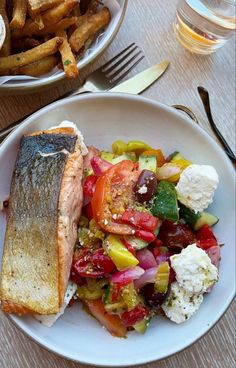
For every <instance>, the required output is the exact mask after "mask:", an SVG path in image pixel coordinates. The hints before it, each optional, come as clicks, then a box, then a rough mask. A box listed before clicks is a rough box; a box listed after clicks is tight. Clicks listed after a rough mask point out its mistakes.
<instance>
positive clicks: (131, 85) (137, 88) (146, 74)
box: [109, 60, 170, 95]
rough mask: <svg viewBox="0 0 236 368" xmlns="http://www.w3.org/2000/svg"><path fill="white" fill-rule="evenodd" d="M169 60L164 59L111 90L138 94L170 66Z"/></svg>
mask: <svg viewBox="0 0 236 368" xmlns="http://www.w3.org/2000/svg"><path fill="white" fill-rule="evenodd" d="M169 64H170V63H169V61H167V60H164V61H162V62H161V63H160V64H156V65H153V66H152V67H151V68H149V69H146V70H144V71H143V72H141V73H139V74H137V75H135V76H134V77H132V78H130V79H128V80H127V81H125V82H123V83H120V84H118V86H116V87H113V88H112V89H110V90H109V92H125V93H132V94H135V95H138V94H140V93H142V92H143V91H145V89H147V88H148V87H150V86H151V85H152V84H153V83H154V82H155V81H156V80H157V79H158V78H160V76H161V75H162V74H163V73H164V72H165V71H166V69H167V68H168V66H169Z"/></svg>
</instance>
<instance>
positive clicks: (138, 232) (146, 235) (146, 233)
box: [135, 230, 156, 243]
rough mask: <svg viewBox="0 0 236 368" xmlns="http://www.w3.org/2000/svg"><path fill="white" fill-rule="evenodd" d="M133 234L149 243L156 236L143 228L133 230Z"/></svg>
mask: <svg viewBox="0 0 236 368" xmlns="http://www.w3.org/2000/svg"><path fill="white" fill-rule="evenodd" d="M135 235H136V236H137V237H138V238H141V239H143V240H145V241H146V242H148V243H151V242H153V241H154V240H155V239H156V236H155V235H154V234H153V233H151V232H150V231H145V230H135Z"/></svg>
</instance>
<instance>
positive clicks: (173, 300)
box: [162, 282, 203, 323]
mask: <svg viewBox="0 0 236 368" xmlns="http://www.w3.org/2000/svg"><path fill="white" fill-rule="evenodd" d="M202 301H203V295H202V294H191V293H188V292H187V291H186V290H185V289H183V288H182V287H181V286H180V285H179V284H178V282H173V283H172V284H171V287H170V293H169V295H168V297H167V299H166V300H165V302H164V303H163V304H162V309H163V310H164V312H165V314H166V316H167V317H168V318H170V320H171V321H173V322H175V323H182V322H185V321H187V320H188V319H189V318H190V317H191V316H192V315H193V314H194V313H195V312H196V311H197V310H198V308H199V307H200V305H201V303H202Z"/></svg>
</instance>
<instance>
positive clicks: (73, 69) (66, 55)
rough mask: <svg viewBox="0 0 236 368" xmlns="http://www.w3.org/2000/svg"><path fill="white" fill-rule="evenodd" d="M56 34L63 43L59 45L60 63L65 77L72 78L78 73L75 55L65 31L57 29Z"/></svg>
mask: <svg viewBox="0 0 236 368" xmlns="http://www.w3.org/2000/svg"><path fill="white" fill-rule="evenodd" d="M56 36H58V37H62V38H63V43H62V44H61V45H60V46H59V52H60V54H61V59H62V65H63V69H64V72H65V74H66V76H67V78H70V79H74V78H77V77H78V75H79V70H78V67H77V64H76V60H75V57H74V55H73V53H72V51H71V48H70V45H69V43H68V39H67V34H66V32H65V31H59V32H57V33H56Z"/></svg>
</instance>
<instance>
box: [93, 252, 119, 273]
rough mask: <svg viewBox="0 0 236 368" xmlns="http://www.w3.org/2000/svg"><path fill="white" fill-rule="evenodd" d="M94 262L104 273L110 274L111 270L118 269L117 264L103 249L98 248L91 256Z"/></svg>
mask: <svg viewBox="0 0 236 368" xmlns="http://www.w3.org/2000/svg"><path fill="white" fill-rule="evenodd" d="M91 262H92V264H93V265H94V266H95V267H97V269H100V270H103V272H104V274H106V275H109V274H110V273H111V272H114V271H115V270H116V266H115V265H114V263H113V262H112V260H111V258H110V257H108V256H107V255H106V254H105V253H104V250H103V249H97V250H95V252H93V254H92V256H91Z"/></svg>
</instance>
